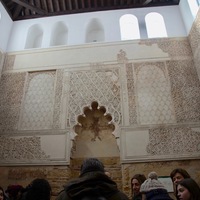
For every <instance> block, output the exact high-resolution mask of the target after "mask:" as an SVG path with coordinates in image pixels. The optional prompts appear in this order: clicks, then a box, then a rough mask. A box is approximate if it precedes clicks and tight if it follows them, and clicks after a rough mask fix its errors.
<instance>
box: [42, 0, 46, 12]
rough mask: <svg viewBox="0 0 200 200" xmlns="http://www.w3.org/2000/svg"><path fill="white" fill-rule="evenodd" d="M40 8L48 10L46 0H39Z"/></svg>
mask: <svg viewBox="0 0 200 200" xmlns="http://www.w3.org/2000/svg"><path fill="white" fill-rule="evenodd" d="M41 8H43V9H44V10H46V11H47V12H48V7H47V2H46V0H41Z"/></svg>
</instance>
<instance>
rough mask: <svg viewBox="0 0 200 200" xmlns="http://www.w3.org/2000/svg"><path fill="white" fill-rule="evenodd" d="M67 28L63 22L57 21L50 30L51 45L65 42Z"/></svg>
mask: <svg viewBox="0 0 200 200" xmlns="http://www.w3.org/2000/svg"><path fill="white" fill-rule="evenodd" d="M67 37H68V29H67V26H66V25H65V23H64V22H57V23H56V24H55V25H54V27H53V30H52V35H51V42H50V45H51V46H58V45H65V44H67Z"/></svg>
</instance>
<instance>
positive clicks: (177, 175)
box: [170, 168, 190, 185]
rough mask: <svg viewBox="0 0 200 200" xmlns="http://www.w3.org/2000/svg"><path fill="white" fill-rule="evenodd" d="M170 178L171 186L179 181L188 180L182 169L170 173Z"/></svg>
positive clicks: (186, 173) (185, 172)
mask: <svg viewBox="0 0 200 200" xmlns="http://www.w3.org/2000/svg"><path fill="white" fill-rule="evenodd" d="M170 177H171V179H172V182H173V184H175V185H176V184H177V183H178V182H179V181H181V180H183V179H185V178H190V175H189V174H188V172H187V171H186V170H185V169H182V168H176V169H174V170H173V171H172V172H171V173H170Z"/></svg>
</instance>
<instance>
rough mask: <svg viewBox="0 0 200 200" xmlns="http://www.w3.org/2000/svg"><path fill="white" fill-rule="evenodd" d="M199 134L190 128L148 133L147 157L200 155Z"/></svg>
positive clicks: (158, 130) (166, 129)
mask: <svg viewBox="0 0 200 200" xmlns="http://www.w3.org/2000/svg"><path fill="white" fill-rule="evenodd" d="M199 144H200V132H197V131H193V130H192V129H191V128H182V127H177V128H155V129H150V131H149V144H148V145H147V153H148V154H149V155H173V154H175V155H177V154H180V155H183V154H186V155H187V154H191V153H200V150H199V148H198V147H199Z"/></svg>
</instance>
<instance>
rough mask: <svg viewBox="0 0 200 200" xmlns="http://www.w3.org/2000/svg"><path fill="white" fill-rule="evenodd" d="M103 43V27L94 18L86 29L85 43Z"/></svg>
mask: <svg viewBox="0 0 200 200" xmlns="http://www.w3.org/2000/svg"><path fill="white" fill-rule="evenodd" d="M103 41H105V33H104V27H103V25H102V24H101V22H100V20H99V19H97V18H94V19H92V20H91V21H90V23H89V24H88V26H87V29H86V43H90V42H103Z"/></svg>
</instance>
